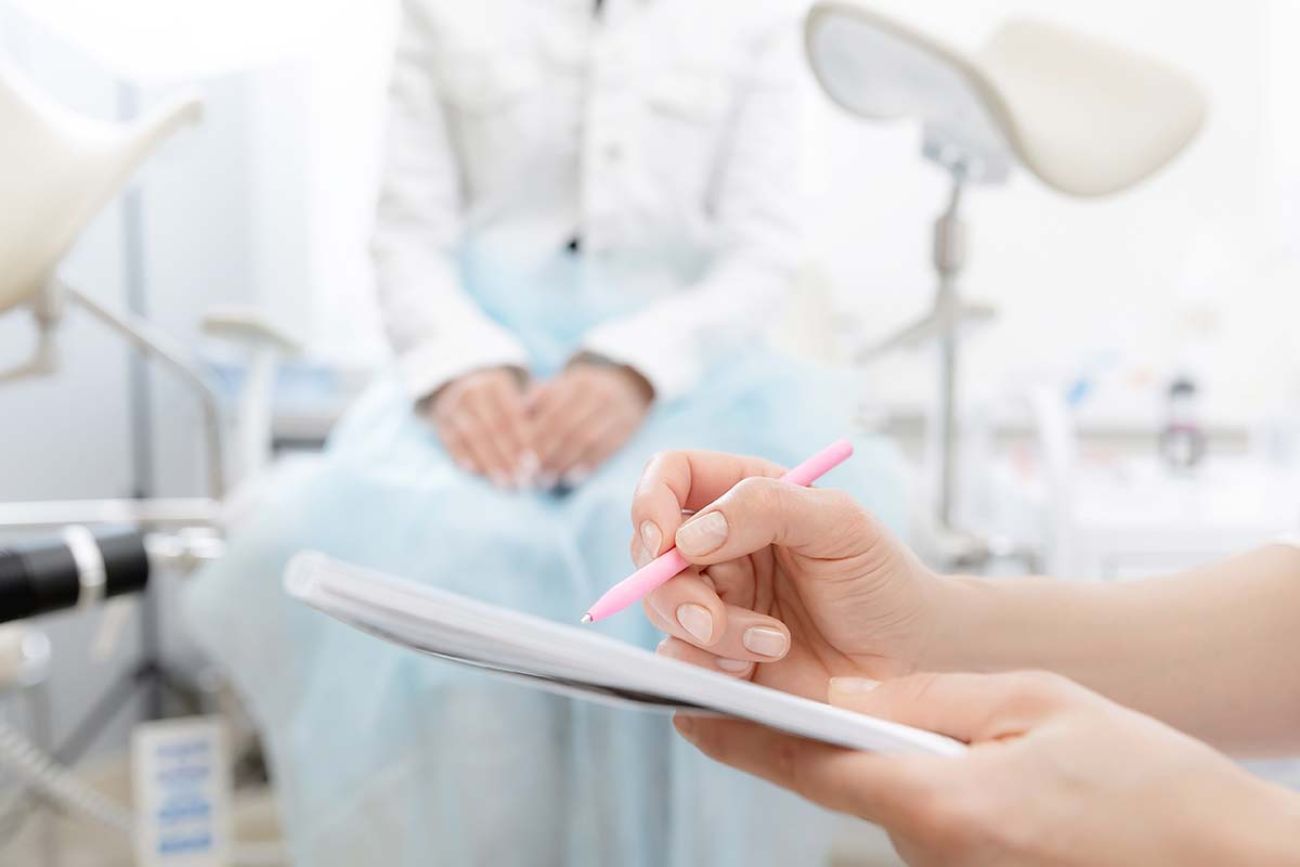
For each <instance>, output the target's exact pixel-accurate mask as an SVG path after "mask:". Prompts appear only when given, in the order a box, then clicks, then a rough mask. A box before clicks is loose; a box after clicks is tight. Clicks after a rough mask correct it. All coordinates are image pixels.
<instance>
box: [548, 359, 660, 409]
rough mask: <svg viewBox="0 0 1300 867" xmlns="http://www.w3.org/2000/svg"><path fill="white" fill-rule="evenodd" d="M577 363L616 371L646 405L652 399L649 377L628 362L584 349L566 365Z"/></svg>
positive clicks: (651, 386) (652, 388)
mask: <svg viewBox="0 0 1300 867" xmlns="http://www.w3.org/2000/svg"><path fill="white" fill-rule="evenodd" d="M577 365H589V366H591V367H598V368H602V369H605V370H609V371H612V372H614V373H617V374H618V375H620V376H622V377H623V378H624V379H625V380H626V381H627V383H628V385H629V387H630V388H631V389H632V390H633V391H634V392H635V393H636V394H637V396H638V397H640V398H641V400H642V401H643V402H644V403H645V404H646V405H647V406H648V405H649V404H650V403H651V402H652V401H653V400H654V396H655V389H654V385H652V384H651V382H650V380H649V378H647V377H646V376H645V375H644V374H642V373H641V371H639V370H637V369H636V368H635V367H632V366H631V365H629V364H624V363H622V362H621V361H617V360H615V359H612V358H609V357H608V356H604V355H601V354H599V353H596V352H588V351H586V350H584V351H582V352H579V353H578V354H577V355H575V356H573V357H572V358H570V359H569V362H568V364H567V365H566V366H567V367H574V366H577Z"/></svg>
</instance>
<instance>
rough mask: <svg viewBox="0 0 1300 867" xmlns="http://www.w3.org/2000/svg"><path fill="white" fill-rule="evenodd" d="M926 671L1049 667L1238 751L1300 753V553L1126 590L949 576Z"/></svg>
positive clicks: (1268, 551) (1244, 560)
mask: <svg viewBox="0 0 1300 867" xmlns="http://www.w3.org/2000/svg"><path fill="white" fill-rule="evenodd" d="M941 598H942V599H943V600H944V601H943V602H942V603H941V604H940V608H941V611H942V613H941V615H940V618H939V622H940V624H941V628H940V629H938V630H936V636H937V637H936V639H935V641H934V642H932V652H931V658H929V659H927V660H926V661H925V664H926V665H927V667H931V668H935V669H966V670H982V671H996V670H1005V669H1015V668H1043V669H1048V670H1052V671H1056V672H1059V673H1061V674H1064V675H1066V676H1068V677H1070V678H1072V679H1074V680H1076V681H1078V682H1079V683H1082V684H1084V685H1085V686H1088V687H1090V688H1092V689H1095V690H1097V691H1098V692H1101V693H1103V694H1105V695H1107V696H1109V697H1111V698H1112V699H1114V700H1116V701H1119V702H1121V703H1123V704H1126V705H1128V706H1130V707H1133V708H1135V709H1137V710H1141V711H1143V712H1145V713H1149V714H1151V715H1153V716H1156V717H1158V718H1160V719H1163V720H1165V721H1166V722H1169V723H1170V724H1172V725H1175V726H1178V727H1179V728H1182V729H1183V730H1185V731H1187V732H1189V733H1191V734H1193V735H1195V736H1197V737H1200V738H1203V739H1205V740H1208V741H1210V742H1212V743H1214V744H1216V745H1218V746H1220V747H1222V748H1224V749H1228V750H1232V751H1236V752H1254V753H1259V752H1277V751H1281V750H1286V749H1288V748H1295V747H1300V550H1296V549H1294V548H1290V547H1286V546H1281V545H1278V546H1270V547H1267V548H1262V549H1259V550H1257V551H1253V552H1251V553H1248V554H1244V555H1242V556H1239V557H1235V558H1233V559H1231V560H1227V561H1224V562H1222V563H1218V564H1215V565H1212V566H1207V567H1204V568H1201V569H1196V570H1193V571H1190V572H1186V573H1181V574H1178V575H1173V576H1169V577H1165V578H1156V579H1150V580H1146V581H1134V582H1125V583H1107V584H1100V583H1088V584H1084V583H1067V582H1061V581H1053V580H1050V579H1041V578H1033V579H1024V580H1016V581H1008V580H986V579H979V578H951V579H946V589H945V590H944V592H943V595H942V597H941Z"/></svg>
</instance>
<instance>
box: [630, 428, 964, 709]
mask: <svg viewBox="0 0 1300 867" xmlns="http://www.w3.org/2000/svg"><path fill="white" fill-rule="evenodd" d="M782 472H784V470H783V469H782V468H781V467H778V466H776V465H775V464H772V463H770V462H768V461H764V460H761V459H757V458H743V457H736V456H733V455H726V454H720V453H716V452H701V451H692V452H668V453H664V454H661V455H658V456H656V457H655V458H654V460H652V461H651V462H650V464H649V465H648V466H647V467H646V470H645V472H644V474H643V475H642V479H641V482H640V484H639V485H638V487H637V491H636V495H635V497H634V500H633V505H632V522H633V527H634V531H635V532H634V537H633V539H632V554H633V559H634V560H635V561H636V562H637V563H638V565H640V564H643V563H645V562H647V561H649V560H650V559H652V558H653V557H654V556H657V555H658V554H660V553H662V552H663V551H664V550H666V549H667V548H668V547H669V546H670V545H672V544H674V543H675V544H676V546H677V549H678V551H679V552H680V553H681V554H682V555H683V556H684V557H685V558H686V560H688V561H689V562H691V563H693V564H696V568H694V569H691V570H688V571H687V572H684V573H683V574H681V575H679V576H678V577H676V578H674V579H672V580H671V581H669V582H667V583H666V584H664V585H663V586H662V587H659V588H658V589H656V590H655V591H654V592H653V593H651V594H650V595H649V596H648V597H646V600H645V610H646V613H647V615H648V616H649V617H650V619H651V621H652V622H653V623H654V624H655V625H656V626H657V627H658V628H659V629H661V630H663V631H665V632H667V633H668V634H669V635H670V636H672V637H673V638H672V639H670V640H668V641H666V642H665V643H664V644H663V645H661V652H663V653H665V654H668V655H671V656H674V657H677V658H679V659H683V660H685V661H688V662H693V663H696V664H699V665H704V666H708V667H712V668H716V669H718V670H721V671H724V672H727V673H729V674H734V675H737V676H740V677H748V678H751V679H753V680H754V681H755V682H758V683H762V684H765V685H768V686H772V687H775V688H777V689H782V690H784V691H787V692H793V693H797V694H799V695H804V696H809V697H814V698H818V699H820V698H822V697H823V696H824V695H825V694H826V688H827V687H826V685H827V681H828V680H829V679H830V678H831V677H832V676H836V675H861V674H867V675H869V676H873V677H885V676H894V675H898V674H901V673H906V672H908V671H911V670H913V668H914V667H916V666H917V665H918V664H921V662H922V661H923V660H924V658H925V655H926V651H927V643H928V642H929V640H930V637H931V636H930V632H929V630H930V627H931V624H932V622H933V620H934V618H933V617H932V616H931V613H932V609H933V608H934V606H935V605H936V604H937V602H936V600H937V598H938V597H939V596H940V595H941V592H942V582H941V580H940V579H939V578H938V577H937V576H935V575H934V574H933V573H932V572H931V571H930V570H929V569H927V568H926V567H925V566H924V565H923V564H922V563H921V562H920V561H919V560H918V559H917V558H916V557H915V556H914V555H913V554H912V553H911V552H910V551H909V550H908V549H907V548H906V547H905V546H903V545H902V544H900V543H899V542H897V541H896V540H895V539H894V537H893V536H892V535H891V534H890V533H889V531H888V530H886V529H885V528H884V527H883V526H881V525H880V524H879V523H878V522H877V521H876V520H875V519H874V518H873V517H872V516H871V515H870V514H869V513H867V511H866V510H864V509H863V508H862V507H861V506H859V505H858V504H857V503H856V502H854V501H853V499H852V498H851V497H849V496H848V495H847V494H844V493H842V492H839V491H834V490H821V489H817V488H804V487H800V486H797V485H793V484H789V483H786V482H781V481H778V480H777V477H778V476H780V475H781V474H782ZM695 510H698V511H697V512H696V514H694V515H693V516H692V517H690V518H689V519H688V520H686V521H685V522H684V523H683V512H684V511H687V512H689V511H695ZM755 663H763V664H762V665H758V666H755V665H754V664H755Z"/></svg>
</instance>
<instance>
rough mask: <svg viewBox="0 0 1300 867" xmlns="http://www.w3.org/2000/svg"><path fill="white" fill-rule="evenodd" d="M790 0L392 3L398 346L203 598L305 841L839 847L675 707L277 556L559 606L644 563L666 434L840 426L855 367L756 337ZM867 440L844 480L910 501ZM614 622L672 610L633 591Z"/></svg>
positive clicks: (530, 861) (373, 851) (391, 220)
mask: <svg viewBox="0 0 1300 867" xmlns="http://www.w3.org/2000/svg"><path fill="white" fill-rule="evenodd" d="M794 12H795V9H794V4H792V3H787V2H785V0H713V2H709V3H703V4H702V3H698V2H692V0H605V2H604V3H603V4H602V3H600V2H595V3H593V2H591V0H547V2H539V0H480V2H475V3H465V2H460V0H406V2H405V3H404V13H403V20H402V26H401V32H400V37H399V45H398V49H397V57H396V62H395V66H394V70H393V76H392V85H391V91H390V95H389V103H390V108H391V118H390V126H389V131H388V144H387V161H386V165H387V168H386V171H385V176H384V179H383V182H382V189H381V195H380V202H379V210H378V224H377V227H376V232H375V239H374V256H375V263H376V267H377V270H378V278H379V281H378V282H379V290H380V302H381V307H382V309H383V313H384V317H385V321H386V323H387V327H388V331H389V333H390V335H391V338H392V343H393V346H394V349H395V351H396V355H397V365H396V371H395V372H394V373H393V374H392V375H388V376H385V377H382V378H381V379H380V381H379V382H378V383H377V384H375V385H374V387H373V388H371V390H370V391H369V392H368V393H367V394H366V395H365V397H363V398H362V400H361V401H360V402H359V404H358V405H357V406H356V407H354V408H353V410H352V411H351V412H350V414H349V415H348V417H347V418H346V419H345V420H344V421H343V422H342V423H341V424H340V426H339V428H338V429H337V430H336V431H335V433H334V435H333V436H332V438H331V443H330V446H329V449H328V450H327V453H326V456H325V459H324V462H323V466H322V467H318V468H315V469H313V470H311V471H310V472H306V473H304V474H303V476H302V477H301V478H299V479H296V480H293V481H291V482H290V483H287V484H284V485H281V486H280V487H279V490H278V493H277V494H276V495H275V497H274V498H273V501H272V502H271V503H270V504H268V507H267V508H265V509H264V510H263V511H262V513H261V515H262V517H261V519H260V520H258V521H255V522H252V525H251V526H249V527H247V528H245V529H244V531H243V533H242V534H239V536H238V537H237V538H236V539H235V541H234V543H233V544H232V547H231V552H230V554H229V556H228V557H227V558H225V559H224V560H223V561H222V562H221V563H219V564H217V566H216V567H215V568H213V569H212V570H211V571H210V572H209V573H208V574H207V575H206V576H205V578H204V579H203V580H201V581H200V582H198V584H197V586H196V588H195V592H194V593H193V595H192V597H191V600H190V602H191V613H192V614H193V617H194V619H195V620H196V621H197V629H198V631H199V632H200V633H201V634H202V635H203V636H204V640H205V644H206V645H207V646H208V648H209V649H210V650H211V651H212V652H213V653H214V654H215V655H216V656H217V657H218V658H219V659H221V660H222V661H223V662H224V663H225V664H226V665H227V667H228V668H229V669H230V670H231V672H232V675H233V677H234V678H235V680H236V683H237V684H238V686H239V687H240V688H241V690H242V691H243V692H244V693H245V694H246V695H247V696H248V697H249V700H250V703H251V706H252V708H253V712H254V713H255V715H256V716H257V717H258V719H259V721H260V722H261V724H262V728H263V730H264V732H265V734H266V738H267V743H268V745H269V753H270V757H271V760H272V766H273V771H274V775H275V781H276V784H277V787H278V789H279V792H280V795H281V800H282V804H283V806H284V811H285V819H286V823H287V826H288V832H289V837H290V842H291V845H292V847H293V851H294V853H295V855H296V857H297V859H298V862H299V863H303V864H323V863H339V864H359V863H373V864H379V863H383V864H404V863H411V864H413V863H421V864H428V863H435V864H457V865H460V864H491V865H509V864H521V865H522V864H526V865H538V864H566V865H568V864H593V865H608V864H619V865H637V864H645V865H661V864H701V865H703V864H708V865H725V864H746V865H761V864H794V863H801V864H803V863H817V861H818V860H819V858H820V854H821V852H822V851H823V850H824V848H825V835H824V834H816V833H813V832H812V831H811V830H810V828H809V826H808V825H807V823H808V822H809V821H811V820H812V814H810V813H809V812H808V810H807V808H804V807H802V806H801V805H798V804H795V803H793V802H790V801H782V802H781V803H780V804H779V805H778V804H777V801H778V799H785V798H786V797H787V796H785V795H784V794H781V793H778V792H776V791H775V790H772V789H767V788H763V787H760V786H759V785H758V784H754V783H752V782H749V781H746V780H745V779H744V778H742V777H740V776H739V775H735V774H734V772H731V771H728V770H724V769H720V768H717V767H715V766H710V765H709V764H708V763H706V762H704V761H701V760H699V759H698V758H697V757H696V756H694V755H691V754H690V753H689V751H688V750H685V749H681V748H679V747H678V746H676V745H675V744H674V740H673V739H672V738H671V737H669V734H670V733H669V730H668V727H667V726H666V725H665V723H664V720H662V719H659V718H654V717H646V716H642V715H636V714H629V713H622V712H615V711H611V710H597V709H593V708H591V707H589V706H578V705H574V704H571V703H569V702H567V701H564V700H560V699H556V698H553V697H548V696H543V695H539V694H536V693H534V692H532V691H524V690H516V689H513V688H510V687H503V686H498V685H494V684H491V683H487V682H485V681H484V680H483V679H482V678H479V677H476V676H474V675H472V674H465V673H462V672H459V671H453V670H449V669H448V668H446V667H444V666H442V665H439V664H436V663H434V662H431V661H429V660H426V659H420V658H413V657H412V656H411V655H409V654H404V653H401V652H399V651H397V650H396V649H394V648H392V647H388V646H385V645H383V644H382V643H380V642H377V641H375V640H373V639H369V638H367V637H365V636H363V635H360V634H357V633H355V632H353V631H352V630H348V629H347V628H345V627H341V626H338V625H336V624H330V623H326V622H324V621H323V619H322V618H320V617H318V616H317V615H314V614H312V613H310V612H308V611H306V610H302V609H300V608H298V607H295V606H293V605H291V604H290V603H288V602H287V601H286V600H285V599H284V598H283V596H282V594H281V592H280V589H279V584H278V581H277V580H276V576H277V575H278V572H279V569H280V567H281V566H282V564H283V562H284V560H285V559H286V558H287V557H288V556H289V555H291V554H292V553H293V552H295V551H297V550H299V549H302V548H317V549H322V550H325V551H328V552H329V553H331V554H334V555H336V556H339V557H342V558H345V559H350V560H353V561H355V562H358V563H362V564H366V565H369V566H373V567H378V568H382V569H385V570H388V571H391V572H394V573H397V574H401V575H404V576H407V577H411V578H415V579H417V580H422V581H427V582H429V583H432V584H437V585H438V586H441V587H445V588H449V589H452V590H455V591H457V592H461V593H465V594H468V595H472V596H475V597H477V598H480V599H485V600H487V601H490V602H494V603H498V604H501V605H506V606H510V607H513V608H519V609H524V610H527V611H530V612H533V613H537V614H542V615H545V616H550V617H555V618H560V619H565V620H572V619H575V618H576V616H577V615H578V614H579V613H580V612H581V611H583V610H584V609H585V607H586V606H587V604H589V602H590V601H591V600H593V599H594V598H595V597H596V596H598V595H599V594H600V592H601V591H602V590H603V589H605V588H606V587H607V586H608V585H609V584H610V583H612V582H613V581H615V580H617V579H619V578H620V577H622V576H623V574H625V573H626V572H627V571H628V569H629V565H630V564H629V563H628V561H627V554H626V549H625V547H624V545H623V539H624V538H625V534H626V527H627V525H626V518H625V515H626V503H627V500H628V497H629V494H630V491H631V490H632V487H633V484H634V482H635V479H636V478H637V475H638V473H639V471H640V469H641V467H642V466H643V465H644V463H645V461H646V459H647V457H648V456H649V455H650V454H651V453H652V452H653V451H655V450H657V449H661V448H666V447H671V446H676V445H683V444H688V443H689V444H691V445H694V446H707V447H712V448H720V449H730V450H744V451H750V452H759V453H763V454H766V455H769V456H770V457H772V458H773V459H774V460H779V461H786V462H790V461H794V460H797V459H799V458H801V457H802V456H804V455H805V454H807V453H810V452H812V451H814V450H815V449H816V448H818V447H820V446H822V445H824V444H825V443H826V441H828V440H830V439H832V438H834V437H836V436H840V435H842V434H843V433H844V432H845V430H846V429H847V428H848V424H849V413H850V412H851V410H852V408H853V403H854V388H853V382H852V379H851V378H846V377H844V376H836V375H833V374H831V373H830V372H827V371H823V370H814V369H812V368H811V367H808V366H800V365H797V364H795V363H794V362H792V361H790V360H787V359H781V358H778V357H777V356H776V355H774V354H772V353H771V352H769V351H768V350H766V349H764V348H763V347H762V345H761V343H762V341H761V340H760V339H759V338H760V337H761V334H762V332H763V330H764V329H765V328H767V327H768V326H769V325H770V324H771V323H772V320H773V319H774V318H775V317H777V316H778V315H779V313H780V311H781V300H782V294H783V292H784V290H785V289H786V287H787V286H788V285H789V284H790V282H791V279H792V276H793V274H794V272H795V269H796V267H797V266H798V265H799V263H800V257H801V255H802V253H801V243H800V238H799V207H798V204H799V202H798V194H797V186H798V179H797V175H798V166H799V129H800V105H799V103H800V97H801V93H802V91H803V84H802V76H803V71H802V61H801V57H800V52H799V47H798V46H799V32H798V22H797V16H796V15H795V14H794ZM865 445H866V447H867V450H868V454H870V448H871V447H870V444H865ZM860 454H861V451H860ZM876 454H877V460H874V461H873V460H871V459H870V458H869V457H868V458H867V459H865V460H863V459H859V460H858V461H856V462H855V464H856V466H857V469H855V470H843V471H841V475H840V476H839V477H838V483H839V484H840V485H842V486H849V487H852V488H853V489H854V490H856V491H857V492H858V493H859V494H860V495H861V496H863V497H864V498H865V499H867V500H869V501H870V502H871V503H872V505H873V506H874V507H875V508H876V510H877V511H878V512H881V513H883V514H886V515H894V516H895V517H897V516H898V515H899V514H900V512H901V502H900V500H899V497H898V494H897V492H898V490H899V486H898V485H897V484H896V482H895V480H894V478H893V476H892V474H891V469H892V467H893V463H892V461H891V459H890V453H889V452H888V451H887V450H885V449H883V448H879V449H878V451H877V452H876ZM864 467H865V468H868V469H863V468H864ZM871 468H875V469H874V470H872V469H871ZM855 473H856V475H855ZM644 532H645V534H646V536H645V544H646V545H647V546H648V547H652V548H658V547H659V545H660V544H661V542H662V540H661V539H659V538H653V535H652V534H653V533H654V532H655V530H654V527H653V526H647V527H646V528H645V530H644ZM602 628H606V629H608V631H610V632H612V633H614V634H616V635H619V636H620V637H622V638H624V639H626V640H629V641H633V642H637V643H640V644H642V645H645V646H651V645H652V643H653V642H654V640H655V637H654V636H653V634H652V630H650V629H649V628H648V627H647V626H646V625H645V624H644V623H643V622H642V621H641V620H640V618H637V617H634V616H628V617H624V618H616V619H615V620H614V621H613V623H612V624H610V625H609V626H607V627H602ZM774 652H776V651H775V650H774ZM719 803H726V804H727V805H728V807H727V809H726V810H725V811H719V810H717V809H715V808H713V807H712V806H710V805H716V804H719ZM778 806H779V809H778ZM777 816H779V817H780V822H776V821H769V817H773V818H774V817H777ZM817 841H821V842H817Z"/></svg>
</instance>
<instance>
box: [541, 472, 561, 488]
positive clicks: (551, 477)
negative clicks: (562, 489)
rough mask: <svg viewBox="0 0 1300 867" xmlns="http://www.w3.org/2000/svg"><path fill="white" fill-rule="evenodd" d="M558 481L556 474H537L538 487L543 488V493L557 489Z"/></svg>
mask: <svg viewBox="0 0 1300 867" xmlns="http://www.w3.org/2000/svg"><path fill="white" fill-rule="evenodd" d="M558 481H559V478H557V477H556V475H555V473H549V472H547V473H538V474H537V487H539V488H541V489H542V490H543V491H549V490H551V489H552V488H554V487H555V483H556V482H558Z"/></svg>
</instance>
